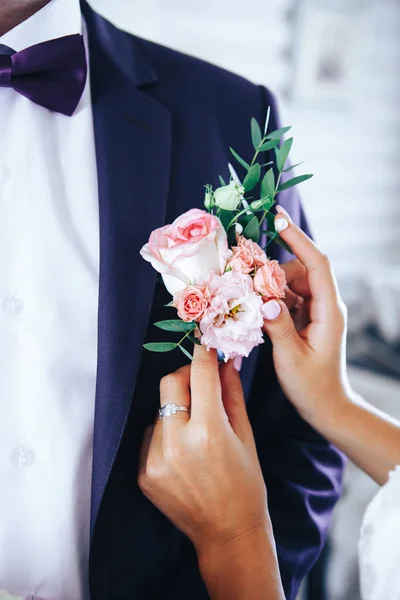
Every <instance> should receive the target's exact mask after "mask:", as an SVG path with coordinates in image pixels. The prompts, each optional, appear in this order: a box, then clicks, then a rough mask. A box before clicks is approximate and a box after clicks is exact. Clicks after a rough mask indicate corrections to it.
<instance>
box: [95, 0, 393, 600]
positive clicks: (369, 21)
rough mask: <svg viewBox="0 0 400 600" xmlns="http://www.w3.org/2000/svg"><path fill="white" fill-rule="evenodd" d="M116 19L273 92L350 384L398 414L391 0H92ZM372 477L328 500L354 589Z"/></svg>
mask: <svg viewBox="0 0 400 600" xmlns="http://www.w3.org/2000/svg"><path fill="white" fill-rule="evenodd" d="M91 3H92V5H93V6H94V7H95V8H96V9H97V10H98V11H99V12H101V13H102V14H104V15H105V16H106V17H108V18H109V19H110V20H111V21H113V22H114V23H115V24H116V25H117V26H120V27H121V28H124V29H127V30H129V31H131V32H133V33H135V34H136V35H139V36H141V37H145V38H148V39H150V40H153V41H157V42H159V43H162V44H164V45H167V46H170V47H173V48H176V49H178V50H181V51H183V52H185V53H188V54H192V55H195V56H198V57H200V58H203V59H205V60H208V61H210V62H213V63H216V64H218V65H220V66H223V67H225V68H227V69H229V70H231V71H234V72H236V73H239V74H241V75H243V76H245V77H247V78H248V79H251V80H252V81H254V82H256V83H262V84H264V85H266V86H267V87H269V88H270V89H271V90H272V91H273V92H275V93H276V94H277V96H278V99H279V101H280V106H281V113H282V121H283V124H284V125H287V124H290V125H293V134H294V137H295V146H294V150H293V156H292V158H293V160H294V162H298V160H303V161H305V165H304V166H303V168H304V169H305V171H302V172H313V173H315V177H314V178H313V179H312V180H310V181H309V182H306V183H305V184H302V197H303V201H304V205H305V209H306V212H307V215H308V218H309V221H310V223H311V227H312V230H313V231H314V234H315V237H316V239H317V241H318V243H319V244H320V245H321V246H322V247H323V248H324V250H325V251H326V252H327V253H328V254H329V255H330V256H331V258H332V261H333V264H334V268H335V271H336V273H337V275H338V278H339V281H340V285H341V290H342V294H343V296H344V298H345V300H346V301H347V303H348V304H349V308H350V315H349V316H350V323H349V324H350V338H349V358H350V361H351V363H352V364H353V365H355V366H353V367H352V368H351V370H350V372H351V378H352V381H353V385H354V386H355V387H356V388H357V389H358V390H359V391H360V392H361V393H362V394H364V396H365V397H366V398H367V399H368V400H369V401H370V402H373V403H375V404H376V405H378V406H381V407H382V408H384V409H386V410H387V411H389V412H391V413H392V414H394V415H397V416H398V417H399V418H400V345H399V342H400V234H399V232H400V168H399V163H400V108H399V106H400V77H399V66H400V43H399V40H400V2H399V0H347V1H346V0H335V1H331V2H330V1H328V0H319V1H318V0H313V1H311V0H303V1H300V0H298V1H292V0H269V2H265V0H253V2H251V3H245V2H243V0H229V1H228V0H202V2H187V1H184V0H168V2H166V1H165V0H113V2H110V0H91ZM373 492H374V486H373V485H372V484H371V483H370V481H369V480H368V479H367V478H366V477H365V476H363V475H361V474H360V473H359V472H358V471H356V470H355V469H354V468H350V469H349V471H348V473H347V485H346V494H345V497H344V499H343V501H342V502H341V504H340V505H339V508H338V511H337V513H336V519H335V527H334V529H333V533H332V540H331V545H332V550H331V553H330V558H329V573H328V582H329V585H328V589H327V590H325V591H322V587H319V586H318V585H317V586H316V588H315V589H314V591H310V592H309V595H308V598H309V599H310V600H311V599H312V600H328V599H329V600H357V599H358V597H359V595H358V585H357V564H356V544H357V536H358V530H359V526H360V522H361V517H362V513H363V510H364V508H365V506H366V504H367V502H368V500H369V498H370V497H371V495H372V494H373Z"/></svg>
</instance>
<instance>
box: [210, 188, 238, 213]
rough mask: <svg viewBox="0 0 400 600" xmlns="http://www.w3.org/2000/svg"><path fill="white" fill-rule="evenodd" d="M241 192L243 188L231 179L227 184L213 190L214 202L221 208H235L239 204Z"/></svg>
mask: <svg viewBox="0 0 400 600" xmlns="http://www.w3.org/2000/svg"><path fill="white" fill-rule="evenodd" d="M243 194H244V188H243V187H241V186H238V185H237V184H236V183H235V182H234V181H231V182H230V183H229V184H228V185H225V186H223V187H220V188H217V189H216V190H215V192H214V200H215V204H216V205H217V206H218V207H219V208H222V209H223V210H235V209H236V208H237V207H238V205H239V204H240V202H241V200H242V197H243Z"/></svg>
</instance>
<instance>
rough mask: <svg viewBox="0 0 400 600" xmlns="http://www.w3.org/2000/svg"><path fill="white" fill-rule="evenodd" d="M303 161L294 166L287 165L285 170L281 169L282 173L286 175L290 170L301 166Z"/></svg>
mask: <svg viewBox="0 0 400 600" xmlns="http://www.w3.org/2000/svg"><path fill="white" fill-rule="evenodd" d="M303 162H304V161H303V160H302V161H301V162H299V163H296V164H295V165H289V166H288V167H286V169H282V173H287V172H288V171H291V170H292V169H295V168H296V167H299V166H300V165H302V164H303Z"/></svg>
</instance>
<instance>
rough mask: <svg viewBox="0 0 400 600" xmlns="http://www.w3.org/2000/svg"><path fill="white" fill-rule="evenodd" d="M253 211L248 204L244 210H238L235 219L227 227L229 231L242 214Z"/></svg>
mask: <svg viewBox="0 0 400 600" xmlns="http://www.w3.org/2000/svg"><path fill="white" fill-rule="evenodd" d="M249 211H250V212H253V211H252V210H251V208H250V207H249V206H248V207H247V208H244V209H243V210H241V211H240V212H238V214H237V215H235V216H234V217H233V219H232V220H231V222H230V223H229V225H228V227H227V228H226V230H227V231H229V229H230V228H231V227H232V225H234V224H235V223H236V221H237V220H238V218H239V217H241V216H242V215H245V214H246V213H248V212H249Z"/></svg>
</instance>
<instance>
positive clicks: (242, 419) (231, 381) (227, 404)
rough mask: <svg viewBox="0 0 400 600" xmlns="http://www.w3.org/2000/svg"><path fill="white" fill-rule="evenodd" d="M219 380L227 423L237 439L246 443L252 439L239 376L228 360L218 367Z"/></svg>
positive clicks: (232, 363)
mask: <svg viewBox="0 0 400 600" xmlns="http://www.w3.org/2000/svg"><path fill="white" fill-rule="evenodd" d="M219 375H220V380H221V389H222V402H223V404H224V408H225V412H226V415H227V417H228V419H229V423H230V425H231V427H232V429H233V431H234V432H235V433H236V435H237V436H238V438H239V439H240V440H241V441H242V442H243V443H245V444H246V443H248V442H249V441H251V440H252V438H253V433H252V429H251V425H250V422H249V418H248V416H247V409H246V404H245V401H244V394H243V388H242V383H241V381H240V375H239V373H238V371H237V370H236V368H235V367H234V361H233V360H230V361H229V362H227V363H226V364H224V365H222V366H221V367H220V372H219Z"/></svg>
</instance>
